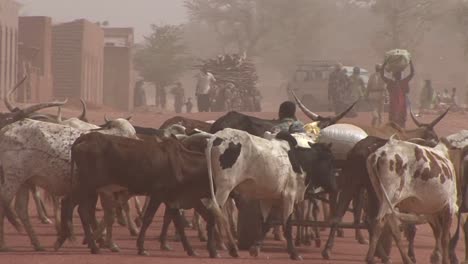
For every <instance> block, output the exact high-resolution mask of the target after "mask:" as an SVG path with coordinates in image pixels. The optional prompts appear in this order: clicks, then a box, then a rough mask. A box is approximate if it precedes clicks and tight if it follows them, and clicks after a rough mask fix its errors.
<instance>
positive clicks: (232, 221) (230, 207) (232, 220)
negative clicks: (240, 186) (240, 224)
mask: <svg viewBox="0 0 468 264" xmlns="http://www.w3.org/2000/svg"><path fill="white" fill-rule="evenodd" d="M225 208H226V213H227V215H228V221H229V227H230V228H231V233H232V235H233V236H234V237H235V238H237V221H236V217H235V215H234V210H236V204H235V202H234V199H232V198H229V199H228V200H227V201H226V206H225Z"/></svg>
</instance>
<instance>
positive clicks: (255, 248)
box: [249, 215, 292, 257]
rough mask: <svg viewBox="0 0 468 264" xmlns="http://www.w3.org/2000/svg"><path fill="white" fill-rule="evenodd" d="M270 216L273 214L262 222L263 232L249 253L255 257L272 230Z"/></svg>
mask: <svg viewBox="0 0 468 264" xmlns="http://www.w3.org/2000/svg"><path fill="white" fill-rule="evenodd" d="M270 218H271V215H270V216H269V217H268V219H267V220H266V221H265V222H262V232H261V233H260V237H258V238H257V240H256V241H255V242H254V244H253V245H252V246H251V247H250V249H249V253H250V255H251V256H253V257H258V255H259V254H260V250H261V248H262V246H263V241H264V240H265V237H266V235H267V233H268V232H269V231H270V229H271V227H272V225H271V224H270V221H271V219H270ZM291 232H292V230H291Z"/></svg>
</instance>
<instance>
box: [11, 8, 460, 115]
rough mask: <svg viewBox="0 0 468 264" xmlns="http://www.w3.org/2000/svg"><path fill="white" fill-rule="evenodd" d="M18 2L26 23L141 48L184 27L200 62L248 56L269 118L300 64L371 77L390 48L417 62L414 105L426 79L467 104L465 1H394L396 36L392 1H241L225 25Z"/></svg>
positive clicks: (189, 79) (135, 11)
mask: <svg viewBox="0 0 468 264" xmlns="http://www.w3.org/2000/svg"><path fill="white" fill-rule="evenodd" d="M20 2H21V3H22V4H23V7H22V9H21V14H22V15H47V16H51V17H52V18H53V19H54V22H63V21H68V20H73V19H76V18H87V19H89V20H90V21H93V22H97V21H108V22H109V24H110V26H118V27H120V26H130V27H134V28H135V34H136V41H137V42H141V41H142V40H143V36H144V35H147V34H149V33H150V24H183V25H184V42H185V43H186V45H187V46H188V47H189V50H190V54H191V56H193V57H194V58H202V59H206V58H210V57H214V56H217V55H218V54H223V53H241V52H243V51H246V50H247V51H248V54H247V56H249V57H250V58H252V59H254V60H255V62H256V65H257V71H258V73H259V83H258V86H259V89H260V91H261V92H262V94H263V105H264V109H267V110H274V109H276V107H277V104H278V103H279V102H281V101H282V100H284V99H286V98H287V94H286V91H285V86H286V84H287V81H288V79H289V78H290V76H291V72H292V71H293V70H294V66H295V65H296V64H297V63H299V62H300V61H303V60H338V61H340V62H342V63H343V64H345V65H349V66H359V67H362V68H365V69H367V70H369V72H373V68H374V65H375V64H376V63H381V62H382V60H383V55H384V53H385V51H387V50H389V49H391V48H404V49H408V50H409V51H410V52H411V53H412V55H413V60H414V63H415V66H416V77H415V79H414V81H413V82H412V84H411V91H410V95H411V98H412V100H417V96H418V95H419V91H420V89H421V87H422V85H423V81H424V80H425V79H431V80H432V82H433V86H434V88H435V90H437V91H441V90H443V89H444V88H448V89H451V88H452V87H457V88H458V91H459V95H460V96H461V98H463V101H464V97H465V93H466V91H465V90H466V88H465V87H466V83H467V78H466V74H467V69H468V67H467V63H466V59H467V58H466V56H465V55H466V54H465V48H466V46H467V44H466V43H467V42H466V37H465V36H464V33H463V31H466V29H465V30H463V29H462V28H461V27H462V26H463V24H462V25H460V23H462V22H460V21H459V19H457V16H459V14H457V10H458V9H459V8H458V7H459V5H460V4H461V2H463V1H457V0H450V1H431V0H417V1H416V0H415V1H410V0H400V1H395V2H396V3H397V5H399V7H398V8H400V9H402V10H407V12H406V13H405V15H402V18H401V19H400V21H397V23H398V25H397V26H396V27H397V29H395V28H392V26H391V24H392V22H391V21H389V17H390V16H391V12H392V10H391V8H390V7H389V6H388V4H387V5H386V4H385V2H391V1H384V0H382V1H377V3H375V1H371V0H368V1H367V0H362V1H356V0H333V1H332V0H317V1H305V0H295V1H285V0H272V1H261V0H258V1H253V0H244V1H237V3H239V4H238V5H239V6H235V5H234V4H233V5H232V6H224V7H219V8H221V12H220V14H223V15H225V17H218V18H215V17H209V14H205V15H206V16H205V17H195V16H194V14H193V13H191V12H190V10H189V9H188V8H187V6H186V5H185V4H186V3H187V2H198V1H183V0H157V1H154V0H138V1H128V0H99V1H93V0H81V1H72V0H40V1H37V0H22V1H20ZM205 2H206V3H208V2H210V3H214V4H216V2H222V1H208V0H207V1H205ZM440 2H443V3H440ZM214 4H213V5H214ZM236 12H246V13H247V14H248V16H247V17H248V18H249V19H250V21H249V22H246V21H242V16H241V15H239V13H236ZM248 23H251V24H248ZM465 26H466V25H465ZM395 30H397V31H398V30H399V31H401V32H399V33H397V35H398V38H399V40H398V41H399V45H401V46H399V47H394V46H392V45H393V43H392V41H394V39H393V40H392V37H391V36H389V35H391V34H392V33H395V32H394V31H395ZM249 34H250V35H249ZM249 41H250V42H252V41H256V43H253V44H252V43H249ZM250 44H252V46H249V45H250ZM193 74H194V73H193V72H186V73H185V74H184V77H182V78H181V79H182V81H183V83H184V86H185V87H186V89H187V92H188V93H193V89H194V86H195V83H194V80H193Z"/></svg>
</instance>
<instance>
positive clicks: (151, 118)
mask: <svg viewBox="0 0 468 264" xmlns="http://www.w3.org/2000/svg"><path fill="white" fill-rule="evenodd" d="M49 112H50V113H55V110H50V111H49ZM78 112H79V110H78V109H64V111H63V114H64V116H75V115H77V114H78ZM104 113H107V114H108V116H109V117H120V116H128V115H129V114H130V113H122V112H111V111H105V110H94V111H90V112H89V117H90V121H91V122H95V123H97V124H101V123H102V120H103V116H104ZM131 115H132V116H133V123H134V124H137V125H142V126H151V127H158V126H159V125H160V124H161V123H162V122H163V121H165V120H166V119H168V118H170V117H172V116H174V114H171V113H168V114H155V113H143V112H138V113H131ZM221 115H222V113H203V114H198V113H194V114H184V116H188V117H191V118H195V119H199V120H205V121H206V120H214V119H216V118H217V117H219V116H221ZM253 115H256V116H259V117H263V118H274V117H276V114H275V113H253ZM299 118H300V119H302V120H304V121H305V120H307V119H306V118H305V116H303V115H302V114H300V115H299ZM433 118H434V116H425V117H424V118H421V120H422V121H430V120H432V119H433ZM369 120H370V117H369V115H368V114H360V115H359V117H357V118H353V119H345V120H343V121H342V122H349V123H354V124H361V125H367V124H369ZM408 124H410V125H409V126H410V127H413V126H414V125H413V124H412V122H411V121H410V120H409V121H408ZM464 128H468V122H467V121H466V116H465V115H462V114H457V113H453V114H452V113H451V114H449V115H448V116H447V117H446V118H445V119H444V120H442V121H441V123H440V124H439V125H438V126H437V131H438V133H439V134H440V135H442V136H443V135H448V134H450V133H454V132H457V131H459V130H461V129H464ZM31 204H32V203H31ZM49 212H51V210H49ZM162 212H163V210H162V208H161V209H160V210H159V211H158V214H157V217H156V218H155V219H154V222H153V224H152V225H151V227H150V229H149V231H148V233H147V240H146V248H147V249H148V250H149V252H150V253H151V256H149V257H140V256H137V255H136V253H137V251H136V241H135V237H131V236H130V235H129V233H128V231H127V229H126V228H124V227H119V226H116V231H115V241H116V242H117V244H118V245H119V246H120V247H121V249H122V251H121V252H120V253H111V252H109V251H108V250H105V249H104V250H102V253H101V255H91V254H90V253H89V251H88V249H87V248H86V247H85V246H83V245H81V240H82V228H81V224H80V220H79V218H78V217H77V215H76V213H75V218H74V225H75V232H76V234H77V240H76V241H75V242H74V243H71V242H66V243H65V246H64V247H63V248H62V249H61V250H60V251H58V252H54V251H53V248H52V247H53V243H54V241H55V236H56V235H55V231H54V228H53V226H52V225H43V224H40V223H39V221H38V219H37V216H36V213H35V210H34V208H33V207H31V208H30V213H31V214H32V218H33V223H34V227H35V230H36V231H37V233H38V235H39V239H40V241H41V242H42V244H43V245H44V246H45V247H46V249H47V252H41V253H37V252H34V251H32V248H31V246H30V243H29V239H28V237H27V236H26V234H18V233H17V232H16V231H15V230H14V229H13V228H12V227H11V226H10V225H9V224H8V223H7V224H6V230H7V231H6V235H5V238H6V241H7V243H8V246H10V247H11V248H12V249H13V250H14V252H9V253H0V263H15V264H16V263H24V264H36V263H37V264H42V263H47V264H58V263H68V264H72V263H100V264H107V263H112V264H116V263H139V264H140V263H141V264H145V263H148V264H149V263H151V264H153V263H165V264H171V263H174V264H190V263H285V262H292V261H290V260H289V258H288V255H287V254H286V252H285V245H284V243H282V242H275V241H273V240H272V236H271V234H270V235H269V236H268V238H267V240H266V243H265V246H264V250H263V252H262V254H261V255H260V256H259V257H258V258H252V257H250V256H249V254H248V252H246V251H242V252H241V253H240V255H241V256H240V258H239V259H232V258H230V257H229V256H228V254H227V252H221V254H222V257H223V258H222V259H219V260H212V259H209V258H208V254H207V251H206V250H205V243H202V242H199V241H198V239H197V237H196V234H195V232H194V231H192V230H188V236H189V239H190V242H191V243H192V244H193V245H194V247H195V249H196V250H197V252H198V253H199V255H200V256H199V257H188V256H187V255H186V254H185V253H184V251H183V250H182V247H181V245H180V243H179V242H174V241H172V242H171V245H172V246H173V248H174V250H173V251H172V252H163V251H161V250H159V242H158V240H157V237H158V235H159V232H160V226H161V222H162ZM347 219H348V220H349V216H347ZM5 222H6V221H5ZM169 234H170V237H171V238H173V234H174V231H173V229H172V226H171V229H170V233H169ZM353 234H354V232H353V231H352V230H346V231H345V237H344V238H337V239H336V242H335V249H334V251H333V255H332V259H331V260H329V261H326V260H323V259H322V257H321V254H320V252H321V249H319V248H315V247H313V246H311V247H300V248H299V251H300V252H301V254H302V255H303V257H304V259H305V260H304V263H333V264H338V263H343V264H345V263H346V264H351V263H364V261H363V260H364V257H365V253H366V251H367V246H366V245H359V244H357V243H356V242H355V241H354V239H353ZM327 235H328V230H327V231H324V232H321V236H322V246H323V245H324V244H325V239H326V236H327ZM415 244H416V255H417V259H418V263H429V258H430V255H431V252H432V248H433V245H434V239H433V237H432V232H431V230H430V228H429V227H428V226H427V225H422V226H419V227H418V231H417V236H416V242H415ZM457 252H458V256H459V258H460V259H463V258H464V254H463V252H464V244H463V237H462V239H461V240H460V243H459V245H458V248H457ZM392 259H393V263H401V258H400V256H399V254H398V252H397V250H396V248H394V249H393V251H392Z"/></svg>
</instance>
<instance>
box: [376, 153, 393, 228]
mask: <svg viewBox="0 0 468 264" xmlns="http://www.w3.org/2000/svg"><path fill="white" fill-rule="evenodd" d="M374 155H375V154H374ZM386 165H387V164H386V162H385V161H384V160H383V159H382V158H380V157H379V158H377V162H376V163H375V164H371V168H372V169H371V171H372V174H373V178H374V179H375V180H376V181H377V182H378V184H379V187H380V190H381V191H382V196H383V199H384V200H385V201H386V203H387V204H388V207H390V210H391V211H392V214H394V215H397V212H396V211H395V209H394V208H393V206H392V202H391V201H390V198H389V197H388V194H387V191H386V190H385V187H384V186H383V183H382V181H381V180H380V177H379V176H380V172H381V171H385V170H386V169H385V168H382V167H385V166H386ZM387 167H388V166H387ZM376 187H377V186H376ZM376 192H377V190H376ZM385 213H386V212H385V210H380V212H379V214H378V215H377V219H382V218H383V214H385Z"/></svg>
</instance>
